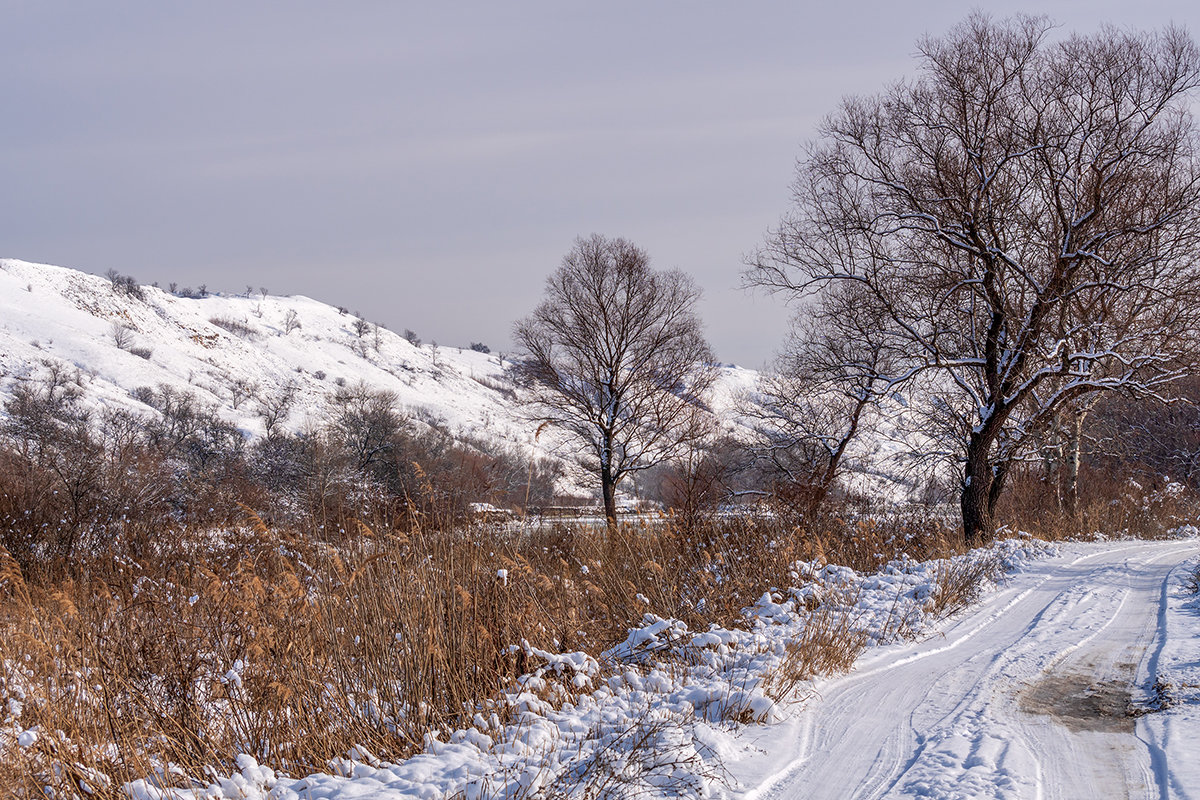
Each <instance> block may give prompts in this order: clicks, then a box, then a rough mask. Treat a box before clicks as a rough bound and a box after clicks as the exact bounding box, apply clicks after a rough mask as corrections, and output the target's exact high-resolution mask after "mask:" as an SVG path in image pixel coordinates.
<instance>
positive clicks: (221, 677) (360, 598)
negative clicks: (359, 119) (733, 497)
mask: <svg viewBox="0 0 1200 800" xmlns="http://www.w3.org/2000/svg"><path fill="white" fill-rule="evenodd" d="M242 513H243V521H242V524H240V525H238V526H235V527H229V528H227V529H225V530H224V532H223V533H222V534H221V535H219V536H214V535H206V536H202V537H201V536H196V535H195V534H192V533H188V532H185V531H181V530H175V531H164V532H163V536H161V537H159V538H158V539H156V540H155V542H154V543H153V545H152V547H151V548H150V551H149V552H146V553H144V554H141V555H140V556H133V555H132V554H130V553H129V552H123V551H119V550H115V549H114V550H109V551H106V552H103V553H95V554H93V555H91V556H88V557H87V558H78V559H77V560H76V561H75V562H74V563H73V564H72V568H71V570H70V571H69V573H67V574H63V573H60V574H59V575H58V576H57V577H54V578H37V577H34V578H31V579H26V578H25V577H24V576H23V575H22V573H21V571H20V567H19V566H18V565H17V563H16V561H15V560H14V559H12V558H11V557H10V556H8V555H7V552H6V551H0V559H3V561H4V567H5V573H4V577H3V578H0V626H2V627H3V632H2V634H0V663H2V664H4V665H5V672H4V674H3V675H2V676H0V694H3V695H4V697H3V698H2V699H3V700H5V701H7V700H8V699H10V698H13V699H18V700H19V701H20V702H22V703H23V706H24V708H23V712H22V716H21V724H22V726H23V727H26V728H33V727H35V726H36V728H37V729H38V730H39V731H41V732H42V734H41V738H39V740H38V742H37V743H36V744H35V745H34V746H33V747H29V748H12V749H11V750H10V751H9V752H8V753H7V754H6V755H5V757H4V758H3V759H0V784H4V785H7V786H12V787H18V786H21V787H24V788H26V789H28V790H29V791H30V792H31V793H33V792H34V790H35V789H36V788H37V787H41V786H45V785H51V786H54V787H56V788H58V789H60V790H62V791H64V792H66V793H67V794H70V793H72V792H77V790H78V787H79V786H80V782H81V781H83V782H87V783H88V784H89V785H90V786H92V787H99V788H100V789H103V787H105V786H107V787H110V788H111V787H119V786H120V785H121V784H122V783H123V782H125V781H128V780H132V779H135V778H138V777H144V776H148V775H155V774H159V773H161V771H162V770H164V769H167V767H168V765H172V764H173V765H176V767H177V768H178V771H179V774H178V776H177V777H176V779H175V780H176V781H177V782H183V781H185V780H186V778H185V776H190V778H196V779H199V778H202V777H204V775H205V768H208V767H218V768H227V769H232V764H233V762H234V759H235V758H236V756H237V755H238V754H239V753H249V754H251V755H254V756H255V757H256V758H258V759H259V760H261V761H263V762H264V763H271V764H272V765H277V766H278V767H280V768H283V769H286V770H287V771H289V772H292V773H293V774H296V773H303V772H304V771H305V770H318V769H324V768H325V765H326V764H327V762H328V761H329V759H331V758H336V757H340V756H343V755H345V753H346V752H348V751H349V750H350V748H352V747H354V746H359V747H365V748H367V749H368V750H370V751H371V752H372V753H374V754H376V755H377V756H380V757H382V758H388V759H395V758H399V757H403V756H405V755H407V754H410V753H412V752H414V751H416V750H419V749H420V748H421V747H422V743H423V741H424V737H425V734H426V733H428V732H430V731H440V732H445V731H448V730H453V729H455V728H458V727H464V726H469V725H470V724H471V720H472V717H473V715H474V714H475V713H476V712H477V711H479V710H480V709H488V708H489V707H492V703H493V700H494V698H495V697H496V695H497V692H498V691H499V690H501V689H502V688H503V687H504V686H505V685H507V684H508V683H509V682H510V681H512V680H513V679H514V678H515V677H517V676H518V675H521V674H523V673H525V672H528V671H531V670H532V669H534V668H535V667H536V666H538V664H537V663H536V659H535V658H534V657H532V656H530V655H528V653H529V650H528V649H523V648H521V647H519V646H518V647H516V648H514V647H512V645H520V644H521V643H528V644H529V645H531V646H532V647H534V648H539V649H544V650H549V651H552V652H555V651H565V650H584V651H587V652H590V653H593V654H598V653H599V652H601V651H602V650H603V649H605V648H606V647H608V646H611V645H612V644H614V643H616V642H618V641H620V640H621V639H622V638H623V637H624V635H625V633H626V631H627V629H628V628H630V627H633V626H636V625H637V624H639V622H640V621H641V619H642V617H643V615H644V614H645V613H647V612H653V613H656V614H659V615H662V616H672V617H677V618H680V619H683V620H685V621H686V622H688V623H689V625H692V626H695V627H701V628H702V627H706V626H707V625H708V624H709V623H711V622H719V623H722V624H724V625H729V626H733V625H738V624H742V623H743V619H742V616H741V610H742V609H743V608H745V607H746V606H748V605H751V604H752V603H753V602H754V600H755V598H756V597H757V596H758V595H759V594H761V592H762V590H763V588H764V587H765V586H769V585H780V586H782V585H786V581H787V580H788V570H789V569H790V568H791V567H792V565H793V564H794V563H795V561H796V560H800V559H806V560H807V559H816V558H820V559H830V560H836V561H838V562H841V563H848V564H853V565H856V566H857V567H858V568H860V569H863V570H869V569H873V568H875V567H876V566H878V563H879V561H880V560H881V559H886V558H890V557H892V556H893V555H895V554H896V553H898V552H900V551H901V550H904V549H910V550H911V549H913V548H914V547H915V548H916V549H917V550H919V551H921V552H923V553H925V554H934V553H935V552H937V551H939V550H940V549H941V548H943V547H944V546H945V539H944V537H941V538H937V537H935V538H933V539H928V538H926V537H922V536H920V535H919V530H918V527H917V526H916V524H915V522H913V523H909V524H902V525H884V524H858V525H854V526H852V527H849V528H848V527H846V525H845V524H844V523H837V522H831V523H830V525H831V526H833V525H840V526H841V528H840V529H839V530H834V528H833V527H831V528H830V530H829V531H828V532H827V534H826V535H825V536H822V537H808V536H802V535H800V533H799V531H797V530H795V529H791V530H788V529H786V528H783V527H781V526H779V525H777V524H775V523H772V522H770V521H765V522H764V521H761V520H759V521H754V520H742V521H732V522H728V523H724V524H717V523H711V522H710V523H709V524H708V525H706V526H704V528H703V529H700V530H693V532H692V535H690V536H683V535H681V533H680V531H679V529H678V528H676V527H675V526H673V525H672V524H670V521H669V520H665V521H663V522H662V523H659V524H654V525H649V526H645V527H639V528H633V527H629V526H622V527H620V528H619V529H618V530H617V531H616V532H607V531H603V530H591V529H570V528H565V527H555V528H545V529H535V530H528V529H526V530H518V529H512V530H508V529H505V528H501V527H495V526H492V527H482V526H474V527H472V526H462V527H458V526H449V525H448V526H447V527H444V528H443V527H433V528H427V527H425V526H423V525H419V524H417V525H411V526H409V527H408V528H407V529H405V530H399V529H394V528H393V529H390V530H383V531H374V530H372V529H370V528H368V527H367V526H365V525H364V526H360V527H359V528H358V530H357V531H356V533H354V534H353V535H350V536H347V537H344V538H343V540H342V541H341V542H340V543H339V544H338V545H336V546H335V545H332V544H328V543H320V542H317V541H315V540H313V539H311V538H309V537H305V536H301V535H298V534H297V533H295V532H293V531H289V530H286V529H280V528H270V527H268V526H267V525H266V524H265V523H263V521H262V520H261V519H260V518H259V517H258V516H257V515H255V514H253V512H250V511H248V510H246V511H243V512H242ZM934 528H935V529H936V526H934ZM926 530H928V528H926ZM839 543H841V544H839ZM702 601H703V602H702ZM843 634H845V631H839V630H836V629H831V628H823V627H821V626H814V627H813V630H812V636H811V637H809V638H810V639H811V640H812V641H808V642H805V643H798V645H797V651H796V652H797V657H798V658H799V657H801V655H802V657H803V658H804V659H805V662H804V671H805V674H811V671H812V670H816V669H821V670H826V669H833V668H838V669H842V668H846V667H848V666H849V664H850V663H852V662H853V657H854V655H855V654H857V652H858V650H859V649H860V647H861V642H860V643H858V644H856V643H855V642H854V641H851V640H850V639H849V638H844V637H843ZM496 710H497V711H502V709H500V708H498V707H497V709H496ZM108 744H111V745H113V746H112V747H107V746H105V745H108ZM64 764H65V765H70V767H69V768H68V769H64V768H63V767H62V765H64ZM54 765H59V766H58V767H55V766H54ZM181 785H182V784H181Z"/></svg>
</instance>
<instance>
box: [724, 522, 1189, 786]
mask: <svg viewBox="0 0 1200 800" xmlns="http://www.w3.org/2000/svg"><path fill="white" fill-rule="evenodd" d="M1196 551H1197V544H1196V543H1195V542H1184V541H1162V542H1117V543H1108V544H1103V545H1089V546H1085V547H1083V548H1082V550H1080V549H1078V548H1076V549H1075V550H1074V552H1075V555H1073V556H1068V557H1060V558H1056V559H1049V560H1046V561H1043V562H1038V563H1034V564H1032V565H1030V567H1029V569H1028V570H1027V571H1026V572H1023V573H1021V574H1019V575H1016V576H1013V577H1012V578H1011V579H1010V580H1009V581H1008V583H1007V584H1006V585H1005V587H1004V588H1003V589H1002V590H1000V591H998V592H996V593H994V594H992V595H990V596H988V597H987V598H986V599H985V600H984V601H983V602H982V603H980V604H979V605H977V606H975V607H974V608H972V609H971V610H970V611H969V612H968V613H966V614H964V615H962V616H960V617H957V618H956V619H955V620H954V621H953V622H952V623H951V624H949V625H946V626H943V628H942V629H941V632H940V633H939V634H936V635H934V636H932V637H930V638H928V639H926V640H924V641H922V642H920V643H918V644H916V645H913V646H910V647H908V648H886V649H883V650H880V651H878V652H876V653H873V654H870V655H869V656H867V657H865V658H864V659H863V660H861V661H860V662H859V664H858V666H857V667H856V668H855V671H854V672H852V673H850V674H849V675H846V676H843V677H840V678H836V679H831V680H828V681H826V682H824V683H822V684H820V685H819V686H818V687H817V691H816V694H815V695H814V697H812V698H810V699H809V700H807V701H806V702H805V704H804V707H803V708H802V709H801V710H799V711H798V712H797V714H796V716H795V719H794V720H792V721H790V722H788V723H784V724H781V725H776V726H772V727H770V728H766V729H763V730H761V731H759V732H758V733H757V734H756V738H757V741H754V742H753V743H752V744H753V747H754V749H755V750H756V752H755V753H754V754H753V755H751V756H749V757H747V758H744V759H742V760H740V761H739V762H737V763H735V764H733V765H732V766H731V773H732V777H733V778H734V779H735V780H736V781H737V783H738V784H740V785H741V786H743V787H749V788H748V789H746V790H745V791H744V793H743V797H744V798H745V800H790V798H804V800H820V799H821V798H831V799H832V798H836V799H837V800H846V798H900V797H931V798H942V799H947V798H1038V799H1039V800H1040V799H1042V798H1046V799H1049V798H1187V797H1188V795H1187V794H1186V793H1185V792H1184V791H1183V790H1182V789H1180V788H1179V786H1178V785H1177V784H1178V782H1177V781H1174V780H1172V775H1171V764H1170V763H1168V762H1167V759H1166V757H1165V755H1164V753H1163V752H1162V750H1161V749H1159V748H1158V747H1157V746H1156V745H1155V744H1153V743H1152V740H1151V738H1150V737H1148V736H1146V735H1144V731H1141V728H1142V726H1141V725H1139V724H1138V722H1137V716H1136V715H1137V714H1138V713H1140V711H1139V710H1141V709H1146V708H1147V707H1148V706H1149V704H1150V701H1151V699H1152V698H1151V696H1150V692H1151V691H1152V684H1153V681H1154V678H1153V676H1154V673H1155V667H1156V664H1157V658H1158V653H1159V652H1160V650H1161V648H1162V641H1163V636H1164V634H1163V619H1164V616H1163V615H1164V610H1163V609H1164V603H1165V599H1166V589H1165V587H1166V585H1167V584H1166V582H1167V579H1168V575H1169V574H1170V573H1171V571H1172V570H1174V569H1175V568H1177V567H1178V566H1179V565H1180V564H1181V563H1182V562H1183V561H1184V560H1186V559H1187V558H1189V557H1190V556H1193V555H1195V554H1196ZM1081 552H1082V554H1080V553H1081Z"/></svg>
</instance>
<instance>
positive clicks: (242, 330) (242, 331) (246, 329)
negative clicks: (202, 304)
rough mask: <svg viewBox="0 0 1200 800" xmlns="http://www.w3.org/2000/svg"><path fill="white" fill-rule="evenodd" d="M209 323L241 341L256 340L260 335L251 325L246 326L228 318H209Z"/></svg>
mask: <svg viewBox="0 0 1200 800" xmlns="http://www.w3.org/2000/svg"><path fill="white" fill-rule="evenodd" d="M208 321H209V322H211V323H212V324H213V325H216V326H217V327H218V328H224V329H225V330H227V331H229V332H230V333H232V334H233V335H234V336H237V337H239V338H241V339H251V340H253V339H257V338H259V337H260V336H261V335H262V333H261V332H260V331H259V330H258V329H257V328H255V327H254V326H253V325H248V324H247V323H245V322H242V321H240V320H236V319H230V318H229V317H209V319H208Z"/></svg>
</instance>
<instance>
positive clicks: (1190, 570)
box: [1137, 556, 1200, 797]
mask: <svg viewBox="0 0 1200 800" xmlns="http://www.w3.org/2000/svg"><path fill="white" fill-rule="evenodd" d="M1158 624H1159V631H1158V635H1159V641H1158V642H1157V643H1156V644H1157V650H1156V651H1155V652H1154V653H1153V654H1152V655H1151V656H1150V658H1149V659H1148V660H1147V664H1146V670H1147V673H1148V674H1147V675H1146V682H1147V684H1152V686H1153V695H1152V696H1150V697H1148V698H1145V700H1144V704H1145V710H1146V713H1145V714H1143V715H1142V716H1140V717H1139V719H1138V726H1137V732H1138V736H1139V737H1140V738H1141V739H1143V740H1144V741H1145V742H1146V744H1147V745H1148V746H1149V748H1150V752H1151V757H1152V758H1153V760H1154V761H1155V767H1156V771H1157V772H1158V774H1159V775H1160V779H1163V780H1164V783H1165V784H1166V789H1167V791H1168V792H1169V794H1170V796H1172V797H1196V796H1197V794H1196V791H1197V789H1198V788H1200V760H1197V759H1196V742H1197V741H1200V556H1198V557H1195V558H1191V559H1188V560H1187V561H1185V562H1184V563H1182V564H1180V565H1179V566H1178V567H1177V568H1176V569H1174V570H1173V571H1172V572H1171V575H1170V576H1169V578H1168V580H1167V582H1166V583H1165V584H1164V586H1163V598H1162V612H1161V614H1160V617H1159V620H1158Z"/></svg>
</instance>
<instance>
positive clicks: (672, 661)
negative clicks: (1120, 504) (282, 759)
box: [125, 539, 1052, 800]
mask: <svg viewBox="0 0 1200 800" xmlns="http://www.w3.org/2000/svg"><path fill="white" fill-rule="evenodd" d="M1050 550H1052V548H1051V547H1049V546H1048V545H1045V544H1043V543H1041V542H1036V541H1031V540H1027V539H1025V540H1020V539H1015V540H1007V541H1004V542H999V543H996V544H994V545H992V546H991V547H989V548H984V549H981V550H976V551H973V552H971V553H968V554H966V555H963V556H958V557H956V558H954V559H949V560H937V561H930V562H914V561H911V560H904V559H901V560H896V561H892V562H889V563H888V564H886V565H885V566H884V567H883V568H882V569H881V570H880V571H879V572H877V573H875V574H870V575H860V574H857V573H855V572H854V571H853V570H850V569H848V568H844V567H838V566H835V565H824V564H817V563H797V564H796V565H795V568H794V569H793V571H792V574H791V579H792V580H791V584H792V585H791V586H790V587H788V588H786V589H771V590H770V591H767V592H765V593H764V594H763V595H762V597H761V598H760V599H759V601H758V602H757V603H756V604H755V605H754V606H753V607H752V608H749V609H747V610H746V617H747V620H746V622H747V624H746V626H745V628H744V629H733V630H731V629H723V628H717V627H712V628H711V629H710V630H707V631H699V632H697V631H689V630H688V629H687V627H686V626H685V625H684V624H683V623H682V622H680V621H678V620H669V619H661V618H658V617H655V616H653V615H647V616H646V618H645V619H644V624H643V625H642V626H641V627H640V628H637V629H634V630H632V631H630V633H629V636H628V637H627V638H626V640H625V641H624V642H623V643H622V644H620V645H618V646H617V647H614V648H612V649H611V650H609V651H607V652H606V653H605V654H604V655H603V657H602V658H601V659H600V660H597V659H594V658H591V657H589V656H587V655H585V654H582V653H568V654H561V655H560V654H551V653H547V652H544V651H540V650H536V649H534V648H528V647H527V648H526V652H527V655H528V656H529V657H530V658H533V659H536V661H535V663H541V664H543V666H542V667H541V668H539V669H538V670H536V671H535V672H533V673H531V674H528V675H525V676H523V677H522V678H521V679H520V680H519V681H518V682H517V684H516V685H514V686H513V687H512V688H511V689H510V690H509V691H507V692H505V693H504V695H503V696H502V697H500V698H497V700H496V702H495V703H494V704H493V706H492V707H491V708H488V709H483V710H481V712H480V713H479V714H477V715H476V717H475V720H474V725H473V726H472V727H471V728H467V729H464V730H459V731H455V732H454V733H453V734H452V735H451V736H449V737H448V739H447V740H446V741H441V740H438V739H436V738H432V737H430V738H429V739H427V741H426V746H425V750H424V752H422V753H420V754H418V755H416V756H414V757H412V758H409V759H406V760H404V761H402V762H398V763H384V762H381V761H379V760H378V759H376V758H375V757H374V756H373V755H372V754H371V753H368V752H366V751H365V750H362V749H356V750H355V751H353V752H351V753H348V754H347V757H346V758H344V759H341V760H338V761H336V762H331V763H330V765H329V771H328V772H326V773H320V774H314V775H309V776H307V777H303V778H291V777H284V776H280V775H277V774H276V773H275V772H274V771H272V770H271V769H270V768H269V766H267V765H262V766H260V765H259V764H258V763H257V761H256V760H255V759H254V758H252V757H250V756H243V757H241V758H240V759H239V766H240V767H241V771H240V772H239V773H235V774H233V775H230V776H224V777H214V778H213V780H212V781H211V782H210V783H208V784H206V785H192V786H187V787H181V786H172V785H171V784H172V783H173V781H172V780H171V779H168V778H165V777H164V776H162V775H160V776H152V777H147V778H145V779H143V780H140V781H136V782H134V783H131V784H128V785H127V786H126V787H125V790H126V793H127V794H129V795H131V796H132V797H134V798H138V800H143V799H144V800H160V799H163V798H171V799H172V800H174V799H175V798H180V799H181V800H182V798H204V799H205V800H208V799H210V798H211V799H212V800H216V799H217V798H254V799H255V800H258V799H260V798H262V799H265V798H272V799H274V798H278V799H279V800H284V799H285V798H286V799H287V800H292V798H300V797H304V798H333V797H348V796H354V797H370V798H380V800H383V799H384V798H399V797H419V798H426V797H427V798H440V797H454V796H462V797H465V798H471V799H472V800H474V798H490V797H497V798H499V797H504V798H516V797H530V796H537V795H538V794H541V793H550V792H551V791H552V792H553V793H555V794H560V795H570V794H575V793H578V794H579V795H581V796H582V795H591V796H595V795H598V794H599V795H603V796H607V797H621V796H635V795H637V796H645V795H646V794H651V795H653V794H668V795H677V796H678V795H682V796H696V797H721V796H725V795H726V794H728V793H729V792H730V791H731V790H734V789H735V788H736V787H733V786H731V785H730V780H729V779H728V777H727V776H726V775H725V773H724V771H723V768H722V764H723V763H724V762H725V761H726V759H727V758H729V757H730V756H732V755H734V754H736V753H737V752H738V751H739V750H740V749H741V748H742V747H743V745H742V744H741V743H740V742H739V740H738V738H737V733H738V731H739V729H740V728H741V727H742V726H743V725H745V724H747V723H756V722H758V723H761V722H767V723H769V722H776V721H779V720H780V719H782V718H783V717H784V716H785V715H786V713H787V711H786V709H785V708H784V707H782V706H781V703H782V702H784V701H785V700H786V699H790V698H792V697H795V696H796V695H797V694H803V693H804V691H805V690H806V688H807V687H809V686H810V685H811V680H812V679H813V678H814V677H815V676H817V675H820V674H822V673H827V672H831V671H838V670H844V669H847V668H849V667H850V666H851V664H852V663H853V659H854V657H855V656H856V655H857V654H858V653H859V652H861V650H862V649H864V648H868V647H871V646H874V645H879V644H887V643H890V642H894V641H897V640H900V639H904V638H909V637H912V636H916V635H918V634H920V633H921V632H922V631H924V630H926V629H927V628H928V627H929V625H931V624H932V623H933V622H934V621H936V620H937V619H940V618H942V617H944V616H945V615H946V614H947V613H950V612H952V611H953V610H954V609H956V608H958V607H961V605H962V604H964V603H967V602H969V601H970V600H971V599H972V596H973V593H974V592H975V591H976V590H977V589H979V588H984V587H986V585H987V584H989V583H990V581H989V580H988V576H995V575H999V574H1002V573H1004V572H1011V571H1014V570H1018V569H1020V567H1021V565H1022V564H1024V563H1025V562H1026V561H1027V560H1029V559H1030V558H1035V557H1038V556H1041V555H1045V554H1046V553H1047V552H1048V551H1050ZM830 642H833V643H837V646H835V647H822V646H821V645H823V644H828V643H830ZM164 772H165V773H167V774H170V769H169V768H167V769H165V770H164Z"/></svg>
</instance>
